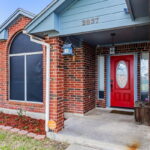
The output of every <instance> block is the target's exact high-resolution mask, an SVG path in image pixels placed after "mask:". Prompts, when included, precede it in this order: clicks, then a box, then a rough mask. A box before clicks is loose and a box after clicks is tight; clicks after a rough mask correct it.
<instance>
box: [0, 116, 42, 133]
mask: <svg viewBox="0 0 150 150" xmlns="http://www.w3.org/2000/svg"><path fill="white" fill-rule="evenodd" d="M0 125H5V126H11V127H13V128H18V129H21V130H26V131H28V132H32V133H36V134H39V135H45V128H44V127H45V121H44V120H41V119H40V120H37V119H33V118H30V117H27V116H24V115H23V116H19V115H12V114H4V113H0Z"/></svg>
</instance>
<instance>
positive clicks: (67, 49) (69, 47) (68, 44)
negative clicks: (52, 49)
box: [62, 37, 74, 56]
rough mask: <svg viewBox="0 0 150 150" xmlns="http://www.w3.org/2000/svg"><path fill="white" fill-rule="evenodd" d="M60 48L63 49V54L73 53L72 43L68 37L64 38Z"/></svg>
mask: <svg viewBox="0 0 150 150" xmlns="http://www.w3.org/2000/svg"><path fill="white" fill-rule="evenodd" d="M62 49H63V55H71V56H73V55H74V53H73V45H72V43H71V41H70V39H69V37H68V38H67V39H66V41H65V43H64V45H63V47H62Z"/></svg>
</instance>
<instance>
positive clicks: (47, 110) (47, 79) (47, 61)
mask: <svg viewBox="0 0 150 150" xmlns="http://www.w3.org/2000/svg"><path fill="white" fill-rule="evenodd" d="M23 33H24V34H27V33H26V31H23ZM27 35H28V36H30V40H31V41H32V42H35V43H37V44H41V45H44V46H46V102H45V131H46V132H49V128H48V121H49V115H50V113H49V110H50V108H49V105H50V94H49V93H50V48H51V47H50V45H49V44H48V43H46V42H44V41H42V39H40V38H37V37H34V36H32V35H29V34H27Z"/></svg>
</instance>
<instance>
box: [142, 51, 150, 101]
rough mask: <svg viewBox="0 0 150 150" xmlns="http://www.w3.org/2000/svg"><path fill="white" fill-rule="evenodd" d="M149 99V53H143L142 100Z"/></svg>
mask: <svg viewBox="0 0 150 150" xmlns="http://www.w3.org/2000/svg"><path fill="white" fill-rule="evenodd" d="M148 99H149V53H142V55H141V100H142V101H148Z"/></svg>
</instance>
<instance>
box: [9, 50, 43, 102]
mask: <svg viewBox="0 0 150 150" xmlns="http://www.w3.org/2000/svg"><path fill="white" fill-rule="evenodd" d="M39 54H43V51H40V52H30V53H16V54H9V61H8V69H9V70H8V78H9V83H8V98H9V99H8V101H13V102H22V103H24V102H26V103H33V104H43V103H44V101H43V102H33V101H28V100H27V76H26V75H27V74H26V73H27V70H26V69H27V68H26V56H30V55H39ZM14 56H24V59H25V60H24V66H25V67H24V79H25V81H24V82H25V85H24V86H25V87H24V88H25V89H24V90H25V91H24V93H25V95H24V100H15V99H11V98H10V57H14Z"/></svg>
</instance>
